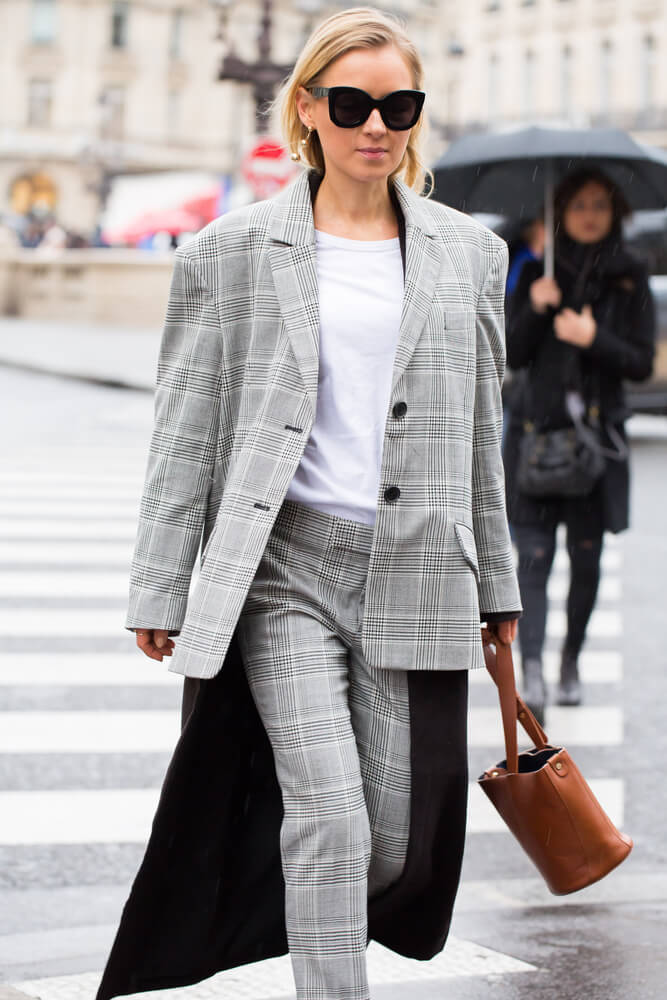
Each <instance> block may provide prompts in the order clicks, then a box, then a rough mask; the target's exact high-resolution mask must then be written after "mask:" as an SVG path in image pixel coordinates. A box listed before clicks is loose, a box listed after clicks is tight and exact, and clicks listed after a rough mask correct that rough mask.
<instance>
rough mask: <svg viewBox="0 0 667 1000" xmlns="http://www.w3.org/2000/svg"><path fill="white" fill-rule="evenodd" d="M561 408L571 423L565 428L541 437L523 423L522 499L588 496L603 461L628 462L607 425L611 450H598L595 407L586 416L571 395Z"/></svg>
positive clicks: (579, 400)
mask: <svg viewBox="0 0 667 1000" xmlns="http://www.w3.org/2000/svg"><path fill="white" fill-rule="evenodd" d="M565 404H566V409H567V411H568V413H569V415H570V418H571V419H572V424H571V426H569V427H561V428H557V429H555V430H542V431H541V430H539V429H538V428H537V427H536V426H535V425H534V424H533V423H531V422H530V421H526V422H525V423H524V429H523V435H522V437H521V443H520V445H519V464H518V470H517V485H518V488H519V491H520V492H521V493H524V494H526V495H527V496H532V497H583V496H588V494H589V493H591V492H592V490H593V487H594V486H595V484H596V483H597V482H598V480H599V479H600V478H601V476H602V474H603V473H604V470H605V464H606V460H607V459H611V460H612V461H618V462H620V461H623V460H624V459H625V458H626V457H627V454H628V449H627V445H626V443H625V441H624V440H623V438H622V437H621V435H620V434H619V433H618V431H617V430H616V428H615V427H613V426H611V425H608V426H606V431H607V435H608V437H609V439H610V440H611V442H612V444H613V445H614V447H613V448H607V447H605V446H604V445H603V443H602V435H601V427H600V423H599V416H598V414H599V408H598V406H597V404H595V403H594V404H592V405H591V406H589V407H588V410H586V407H585V404H584V401H583V398H582V396H581V394H580V393H579V392H576V391H570V392H567V393H566V397H565Z"/></svg>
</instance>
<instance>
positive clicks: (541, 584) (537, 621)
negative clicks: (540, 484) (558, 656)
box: [514, 524, 556, 663]
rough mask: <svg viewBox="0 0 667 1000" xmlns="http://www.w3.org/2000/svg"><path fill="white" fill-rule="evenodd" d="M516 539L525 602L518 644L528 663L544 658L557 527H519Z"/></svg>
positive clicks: (522, 525)
mask: <svg viewBox="0 0 667 1000" xmlns="http://www.w3.org/2000/svg"><path fill="white" fill-rule="evenodd" d="M514 537H515V539H516V544H517V548H518V550H519V566H518V577H519V588H520V591H521V601H522V603H523V615H522V618H521V622H520V624H519V645H520V647H521V658H522V660H523V662H524V663H525V662H526V660H532V659H539V658H540V657H541V656H542V647H543V646H544V636H545V632H546V622H547V582H548V580H549V573H550V572H551V567H552V565H553V560H554V553H555V551H556V526H555V525H546V526H542V525H533V524H530V525H527V524H517V525H515V526H514Z"/></svg>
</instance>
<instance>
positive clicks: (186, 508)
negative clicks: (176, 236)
mask: <svg viewBox="0 0 667 1000" xmlns="http://www.w3.org/2000/svg"><path fill="white" fill-rule="evenodd" d="M396 193H397V196H398V200H399V203H400V206H401V210H402V212H403V215H404V218H405V224H406V275H405V293H404V301H403V312H402V317H401V325H400V332H399V343H398V349H397V352H396V356H395V361H394V370H393V381H392V391H391V398H390V403H389V408H388V412H387V419H386V425H385V437H384V449H383V457H382V470H381V483H380V489H379V493H378V510H377V520H376V524H375V530H374V535H373V547H372V551H371V556H370V564H369V573H368V584H367V591H366V607H365V615H364V621H363V629H362V647H363V652H364V655H365V657H366V660H367V662H368V663H370V664H372V665H376V666H382V667H385V668H394V669H409V670H412V669H416V670H439V669H466V668H469V667H478V666H482V665H483V657H482V650H481V642H480V630H479V622H480V613H481V615H482V616H483V615H485V614H487V613H498V612H512V611H516V610H518V609H520V601H519V593H518V586H517V582H516V576H515V571H514V565H513V559H512V549H511V544H510V538H509V532H508V528H507V521H506V514H505V495H504V485H503V468H502V462H501V456H500V435H501V423H502V411H501V400H500V384H501V381H502V376H503V370H504V340H503V295H504V277H505V270H506V253H507V251H506V247H505V245H504V243H502V241H501V240H499V239H498V238H497V237H496V236H495V235H494V234H493V233H491V232H490V231H489V230H487V229H485V228H484V227H482V226H481V225H479V224H478V223H477V222H475V221H474V220H472V219H470V218H469V217H467V216H465V215H462V214H460V213H458V212H455V211H454V210H453V209H450V208H448V207H446V206H444V205H441V204H438V203H433V202H430V201H428V200H426V199H423V198H420V197H418V196H417V195H416V194H415V193H414V192H412V191H410V189H408V188H407V187H406V186H405V185H404V184H402V183H401V182H400V181H397V182H396ZM315 253H316V244H315V232H314V225H313V214H312V205H311V198H310V190H309V184H308V178H307V177H306V176H305V174H304V175H303V176H301V177H300V178H299V179H298V180H297V181H295V182H294V183H293V184H292V185H290V186H289V188H287V189H286V190H285V191H283V192H281V193H280V194H279V195H278V196H276V197H275V198H274V199H271V200H269V201H265V202H260V203H258V204H255V205H251V206H249V207H246V208H244V209H241V210H238V211H236V212H232V213H230V214H228V215H226V216H223V217H222V218H221V219H218V220H216V222H214V223H211V225H209V226H207V227H206V228H205V229H204V230H202V232H201V233H200V234H199V235H198V236H197V238H196V239H194V240H193V241H192V242H191V243H189V244H188V245H187V246H185V247H183V248H181V249H180V250H179V251H177V253H176V259H175V267H174V276H173V281H172V287H171V293H170V298H169V304H168V309H167V317H166V322H165V328H164V335H163V341H162V348H161V352H160V360H159V367H158V386H157V393H156V405H155V430H154V434H153V438H152V442H151V448H150V457H149V463H148V470H147V476H146V486H145V490H144V495H143V500H142V506H141V512H140V518H139V530H138V536H137V542H136V549H135V556H134V561H133V566H132V573H131V586H130V606H129V613H128V619H127V626H128V627H138V626H146V627H154V628H168V629H169V630H171V631H172V632H178V631H179V630H180V631H181V636H180V640H179V642H178V644H177V649H176V651H175V655H174V657H173V658H172V662H171V666H170V669H173V670H175V671H177V672H180V673H183V674H187V675H190V676H196V677H212V676H214V675H215V674H216V673H217V672H218V670H219V669H220V668H221V666H222V663H223V661H224V656H225V653H226V650H227V648H228V645H229V642H230V639H231V636H232V634H233V632H234V628H235V627H236V623H237V621H238V619H239V615H240V613H241V609H242V607H243V603H244V601H245V598H246V595H247V592H248V588H249V587H250V583H251V581H252V579H253V577H254V575H255V571H256V569H257V566H258V564H259V561H260V559H261V556H262V553H263V552H264V549H265V547H266V543H267V540H268V537H269V534H270V531H271V527H272V525H273V522H274V520H275V517H276V515H277V512H278V510H279V509H280V506H281V504H282V501H283V499H284V497H285V494H286V492H287V488H288V486H289V483H290V482H291V480H292V477H293V476H294V473H295V471H296V469H297V467H298V464H299V462H300V459H301V455H302V453H303V449H304V446H305V444H306V441H307V439H308V435H309V433H310V429H311V427H312V424H313V420H314V416H315V405H316V399H317V376H318V330H319V317H318V289H317V272H316V266H315ZM399 401H403V402H405V403H406V404H407V412H406V413H405V415H404V416H402V417H400V418H399V417H395V416H394V415H393V412H392V409H393V406H394V404H395V403H397V402H399ZM391 486H395V487H398V488H399V489H400V496H399V497H398V499H396V500H394V501H391V500H387V499H386V498H385V490H386V489H387V488H388V487H391ZM202 540H203V542H204V550H203V553H202V571H201V574H200V577H199V580H198V582H197V585H196V587H195V589H194V591H193V593H192V595H191V597H190V600H189V602H188V588H189V583H190V576H191V572H192V567H193V564H194V561H195V559H196V557H197V552H198V549H199V546H200V543H201V542H202Z"/></svg>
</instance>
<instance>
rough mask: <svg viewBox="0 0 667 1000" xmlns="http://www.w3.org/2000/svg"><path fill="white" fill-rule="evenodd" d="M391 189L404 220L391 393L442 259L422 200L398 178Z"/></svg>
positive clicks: (415, 337)
mask: <svg viewBox="0 0 667 1000" xmlns="http://www.w3.org/2000/svg"><path fill="white" fill-rule="evenodd" d="M394 190H395V192H396V195H397V199H398V203H399V206H400V208H401V211H402V212H403V217H404V219H405V291H404V293H403V310H402V313H401V325H400V330H399V339H398V346H397V348H396V356H395V359H394V372H393V376H392V385H391V388H392V392H393V390H394V389H395V387H396V385H397V384H398V382H399V380H400V378H401V376H402V375H403V373H404V371H405V369H406V368H407V366H408V364H409V361H410V358H411V357H412V355H413V353H414V350H415V347H416V346H417V341H418V340H419V338H420V336H421V333H422V330H423V329H424V324H425V322H426V317H427V316H428V312H429V309H430V308H431V303H432V302H433V297H434V295H435V289H436V284H437V280H438V275H439V274H440V268H441V261H442V242H441V241H440V240H438V239H437V238H436V232H435V229H434V227H433V222H432V220H431V218H430V215H429V213H428V211H426V210H425V206H423V205H422V203H421V202H422V199H421V198H420V197H419V196H418V195H416V194H415V193H414V192H413V191H412V190H411V189H410V188H408V187H407V185H405V184H404V183H403V182H402V181H400V180H396V181H395V182H394Z"/></svg>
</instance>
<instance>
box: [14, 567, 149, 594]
mask: <svg viewBox="0 0 667 1000" xmlns="http://www.w3.org/2000/svg"><path fill="white" fill-rule="evenodd" d="M128 580H129V573H121V572H118V573H109V572H97V573H80V572H72V573H58V572H56V573H53V572H45V571H44V570H40V571H39V572H21V571H14V572H12V573H5V574H2V573H0V597H14V598H18V597H31V598H40V599H43V600H47V599H48V598H49V597H51V598H53V597H58V598H63V597H106V598H113V599H116V600H123V599H124V598H126V597H127V588H128Z"/></svg>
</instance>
